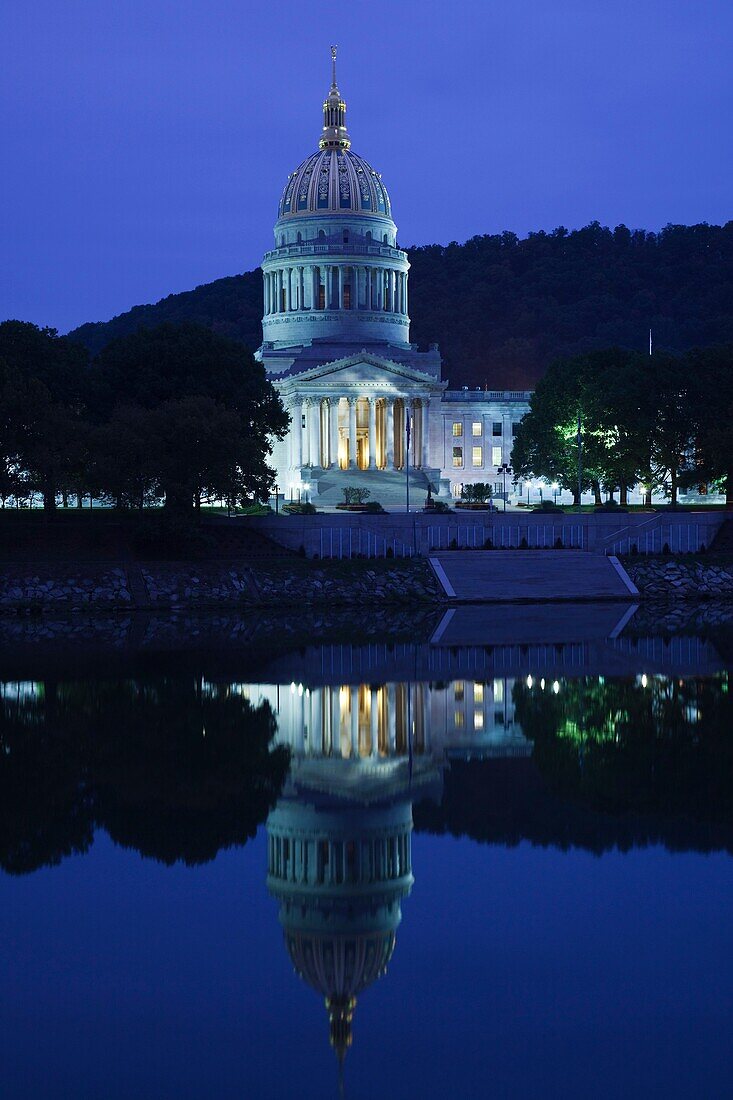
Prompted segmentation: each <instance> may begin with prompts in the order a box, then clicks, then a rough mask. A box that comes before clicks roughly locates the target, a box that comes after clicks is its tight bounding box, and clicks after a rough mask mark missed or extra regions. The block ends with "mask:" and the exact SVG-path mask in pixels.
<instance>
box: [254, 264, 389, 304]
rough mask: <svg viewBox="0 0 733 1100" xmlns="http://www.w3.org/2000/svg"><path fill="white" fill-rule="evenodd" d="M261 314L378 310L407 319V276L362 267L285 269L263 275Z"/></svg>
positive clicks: (298, 266)
mask: <svg viewBox="0 0 733 1100" xmlns="http://www.w3.org/2000/svg"><path fill="white" fill-rule="evenodd" d="M263 290H264V314H265V317H270V316H272V315H273V314H277V313H289V312H291V311H295V312H297V311H299V310H353V309H357V310H358V309H361V310H378V311H382V312H384V313H396V314H399V315H400V316H402V317H406V316H407V272H406V271H396V270H394V269H393V268H385V267H369V266H365V265H362V264H358V265H357V264H323V265H316V264H299V265H294V266H291V265H285V266H283V267H278V268H277V269H276V270H274V271H273V270H268V271H265V272H263Z"/></svg>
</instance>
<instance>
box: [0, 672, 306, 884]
mask: <svg viewBox="0 0 733 1100" xmlns="http://www.w3.org/2000/svg"><path fill="white" fill-rule="evenodd" d="M275 729H276V722H275V717H274V715H273V713H272V711H271V709H270V707H269V705H268V704H267V703H262V704H260V705H259V706H256V707H255V706H253V705H252V704H251V703H250V702H249V701H248V700H246V699H243V698H242V697H240V696H237V695H230V694H229V693H227V692H216V691H208V692H205V693H204V692H202V691H201V690H200V686H199V683H198V681H196V680H194V679H193V678H190V679H189V678H186V680H182V679H180V678H179V679H175V678H169V679H162V680H158V681H155V682H145V681H143V682H141V681H120V682H114V683H110V682H105V683H89V684H82V683H72V684H65V685H57V686H51V685H43V686H41V690H39V691H37V692H36V694H34V695H27V696H25V697H17V698H8V697H7V696H6V697H5V698H3V699H1V700H0V796H2V808H1V809H0V829H2V836H1V837H0V865H2V866H3V867H4V868H5V869H6V870H8V871H12V872H23V871H29V870H33V869H34V868H36V867H39V866H42V865H43V864H50V863H57V862H59V861H60V860H61V859H62V858H63V857H64V856H65V855H68V854H70V853H72V852H79V851H84V850H85V849H86V848H87V847H88V846H89V845H90V843H91V839H92V836H93V833H94V829H95V828H96V827H102V828H105V829H106V830H107V831H108V832H109V834H110V836H111V837H112V838H113V839H114V840H115V841H116V842H117V843H120V844H123V845H125V846H127V847H133V848H136V849H137V850H139V851H140V852H141V853H142V854H143V855H146V856H153V857H154V858H156V859H160V860H162V861H163V862H166V863H173V862H175V861H176V860H183V861H184V862H186V863H197V862H202V861H204V860H208V859H213V858H214V856H215V855H216V854H217V852H218V851H219V850H220V849H222V848H225V847H228V846H231V845H233V844H237V843H240V844H241V843H243V842H244V841H245V840H246V839H247V838H248V837H251V836H254V833H255V831H256V829H257V826H258V825H259V824H261V823H262V822H263V821H264V820H265V818H266V816H267V813H268V810H269V809H270V808H271V807H272V806H273V805H274V803H275V801H276V799H277V796H278V794H279V792H280V789H281V786H282V783H283V780H284V777H285V773H286V771H287V767H288V753H287V750H285V749H283V748H275V749H273V748H272V739H273V736H274V733H275Z"/></svg>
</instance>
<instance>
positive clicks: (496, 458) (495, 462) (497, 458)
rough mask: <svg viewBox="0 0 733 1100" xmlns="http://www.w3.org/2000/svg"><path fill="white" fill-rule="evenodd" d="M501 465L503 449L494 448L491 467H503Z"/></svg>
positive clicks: (492, 449)
mask: <svg viewBox="0 0 733 1100" xmlns="http://www.w3.org/2000/svg"><path fill="white" fill-rule="evenodd" d="M501 463H502V458H501V447H492V448H491V465H492V466H501Z"/></svg>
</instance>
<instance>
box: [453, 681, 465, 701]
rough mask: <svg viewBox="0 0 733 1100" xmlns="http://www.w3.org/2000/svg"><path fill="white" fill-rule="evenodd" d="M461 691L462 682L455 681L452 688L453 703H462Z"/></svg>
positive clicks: (462, 688)
mask: <svg viewBox="0 0 733 1100" xmlns="http://www.w3.org/2000/svg"><path fill="white" fill-rule="evenodd" d="M463 690H464V683H463V680H456V683H455V688H454V698H455V701H456V702H457V703H459V702H460V703H462V702H463Z"/></svg>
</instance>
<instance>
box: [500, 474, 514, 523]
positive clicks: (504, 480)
mask: <svg viewBox="0 0 733 1100" xmlns="http://www.w3.org/2000/svg"><path fill="white" fill-rule="evenodd" d="M511 472H512V468H511V466H510V465H509V463H508V462H502V464H501V466H499V473H500V474H503V475H504V511H505V512H506V475H507V474H510V473H511Z"/></svg>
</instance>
